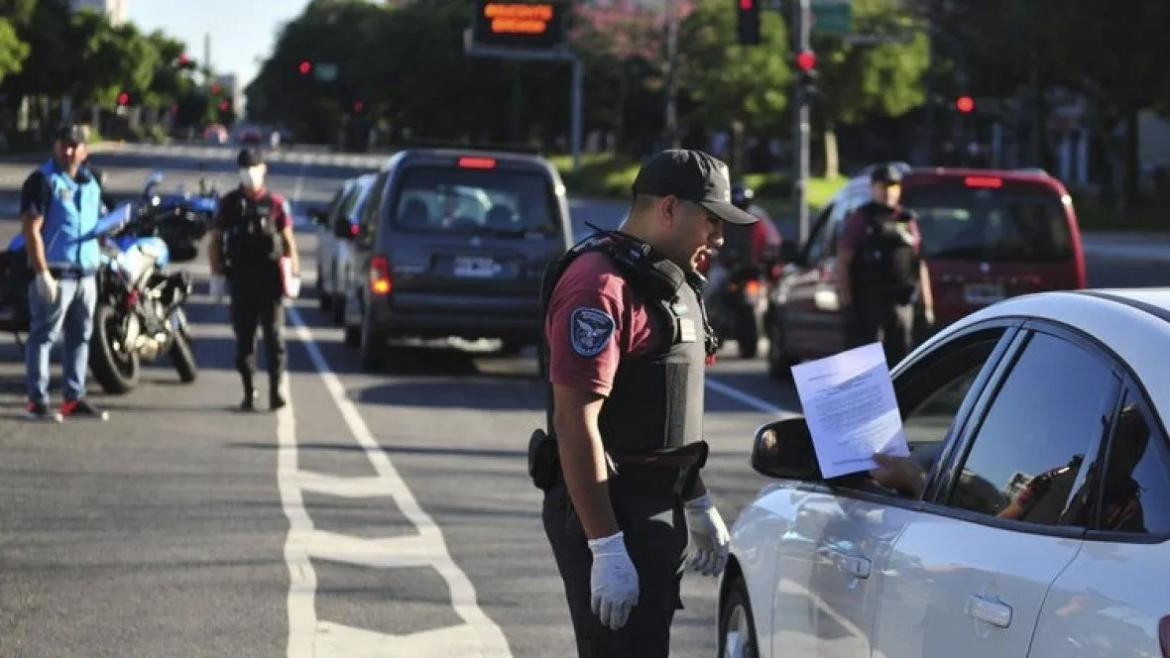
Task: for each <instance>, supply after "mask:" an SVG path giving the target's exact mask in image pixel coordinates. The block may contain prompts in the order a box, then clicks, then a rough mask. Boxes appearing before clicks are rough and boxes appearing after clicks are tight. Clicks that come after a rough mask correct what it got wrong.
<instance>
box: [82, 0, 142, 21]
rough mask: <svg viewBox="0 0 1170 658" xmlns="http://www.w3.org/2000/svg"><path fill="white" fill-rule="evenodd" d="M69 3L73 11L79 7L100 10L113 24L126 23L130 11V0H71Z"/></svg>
mask: <svg viewBox="0 0 1170 658" xmlns="http://www.w3.org/2000/svg"><path fill="white" fill-rule="evenodd" d="M69 4H70V6H72V7H73V11H77V10H79V9H93V10H96V11H100V12H102V13H103V14H105V15H106V17H107V18H109V19H110V23H111V24H112V25H121V24H122V23H125V22H126V17H127V16H128V15H129V13H130V0H70V3H69Z"/></svg>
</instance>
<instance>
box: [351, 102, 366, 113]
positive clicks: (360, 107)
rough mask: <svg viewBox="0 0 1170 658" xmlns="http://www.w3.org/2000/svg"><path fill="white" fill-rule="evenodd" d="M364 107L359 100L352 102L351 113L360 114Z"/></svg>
mask: <svg viewBox="0 0 1170 658" xmlns="http://www.w3.org/2000/svg"><path fill="white" fill-rule="evenodd" d="M365 107H366V104H365V103H363V102H362V101H361V99H358V100H356V101H354V102H353V113H354V114H361V113H362V110H364V109H365Z"/></svg>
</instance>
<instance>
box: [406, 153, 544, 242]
mask: <svg viewBox="0 0 1170 658" xmlns="http://www.w3.org/2000/svg"><path fill="white" fill-rule="evenodd" d="M553 201H554V197H553V195H552V188H551V186H550V185H549V182H548V180H547V179H546V178H545V177H544V176H541V175H540V174H538V173H535V172H523V171H502V170H498V169H491V170H474V169H456V168H452V167H421V166H420V167H413V168H411V169H408V170H407V171H406V173H404V174H403V176H402V180H401V182H400V183H399V185H398V194H397V199H396V201H395V203H394V209H393V215H392V216H391V221H392V222H393V224H394V226H396V227H398V228H400V229H403V230H408V231H416V232H428V233H495V234H503V235H507V234H516V235H523V234H525V233H527V232H533V231H539V232H544V233H548V234H550V235H553V234H559V233H560V225H559V222H557V221H555V220H554V218H555V217H556V213H555V211H554V204H553Z"/></svg>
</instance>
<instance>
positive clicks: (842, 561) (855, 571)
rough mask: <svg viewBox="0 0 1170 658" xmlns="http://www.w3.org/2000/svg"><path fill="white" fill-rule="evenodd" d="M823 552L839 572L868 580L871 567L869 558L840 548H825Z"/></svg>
mask: <svg viewBox="0 0 1170 658" xmlns="http://www.w3.org/2000/svg"><path fill="white" fill-rule="evenodd" d="M824 552H825V553H828V555H829V556H830V559H832V561H833V564H835V565H837V569H838V570H839V571H842V572H844V573H847V574H849V575H850V576H853V577H854V578H869V572H870V565H871V562H870V561H869V558H867V557H862V556H860V555H858V554H856V553H854V552H852V551H849V550H842V549H840V548H831V547H826V548H825V549H824Z"/></svg>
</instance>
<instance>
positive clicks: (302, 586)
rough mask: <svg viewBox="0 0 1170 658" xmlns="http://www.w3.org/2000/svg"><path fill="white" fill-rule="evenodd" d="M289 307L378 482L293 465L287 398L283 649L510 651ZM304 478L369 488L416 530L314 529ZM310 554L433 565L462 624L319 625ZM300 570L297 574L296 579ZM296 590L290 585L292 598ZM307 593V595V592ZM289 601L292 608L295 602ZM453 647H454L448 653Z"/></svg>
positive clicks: (387, 564) (293, 652) (325, 485)
mask: <svg viewBox="0 0 1170 658" xmlns="http://www.w3.org/2000/svg"><path fill="white" fill-rule="evenodd" d="M287 312H288V316H289V320H290V322H291V324H292V326H293V329H294V330H295V332H296V336H297V339H298V340H299V341H300V342H301V344H302V345H303V346H304V348H305V350H306V351H307V352H308V353H309V359H310V360H311V361H312V362H313V366H314V368H316V370H317V373H318V374H319V375H320V377H321V380H322V382H323V383H324V384H325V388H326V389H327V390H328V391H329V394H330V396H331V397H332V398H333V402H334V404H336V405H337V408H338V410H339V411H340V412H341V416H342V418H343V419H344V421H345V424H346V426H347V427H348V428H349V432H350V434H351V435H352V436H353V437H354V439H356V440H357V442H358V443H359V444H360V445H361V446H362V448H363V449H364V450H365V453H366V457H367V458H368V459H369V460H370V463H371V464H372V465H373V467H374V471H375V472H376V473H377V480H378V481H379V482H378V484H377V485H376V486H375V485H374V484H373V483H371V481H370V480H371V479H370V478H354V480H353V482H354V484H353V485H352V488H351V487H349V486H347V485H341V484H339V483H338V482H339V478H329V477H328V476H324V475H320V474H313V473H304V472H300V471H298V470H296V452H295V451H296V436H295V417H294V415H293V411H292V409H293V407H294V405H293V404H290V405H289V406H288V407H286V408H285V409H283V410H281V412H280V417H281V418H282V419H283V420H284V425H283V426H280V425H279V424H278V428H279V427H283V428H284V432H285V433H284V434H282V435H281V441H282V443H281V446H282V456H283V457H284V459H283V461H282V462H281V466H282V467H283V466H291V467H292V469H293V470H292V471H289V470H285V469H284V468H282V469H280V470H279V471H278V476H279V478H280V479H281V492H282V493H281V497H282V501H283V500H287V501H288V504H286V508H285V510H286V515H288V517H289V523H290V529H289V538H288V544H287V545H286V547H285V557H286V561H288V563H289V571H290V573H292V574H293V580H292V583H291V584H290V588H289V654H288V655H289V656H290V658H291V657H292V656H298V657H299V656H302V655H310V654H309V653H306V652H311V651H313V650H314V647H315V648H316V649H317V655H318V656H320V655H325V654H334V653H335V654H336V655H375V654H378V655H472V656H511V655H512V654H511V651H510V649H509V648H508V641H507V639H506V638H505V637H504V633H503V631H502V630H501V629H500V627H499V626H497V625H496V624H495V623H494V622H493V621H492V620H491V619H489V618H488V616H487V615H486V614H484V612H483V610H482V609H481V608H480V607H479V605H478V603H477V596H476V592H475V587H474V586H473V585H472V584H471V580H470V579H468V577H467V575H466V574H464V573H463V571H462V570H460V569H459V567H458V566H456V564H455V561H454V560H453V559H451V555H450V553H449V552H448V551H447V544H446V542H445V541H444V539H443V534H442V531H441V530H440V529H439V526H438V525H437V524H436V523H435V521H434V520H433V519H432V518H431V517H430V515H429V514H427V513H426V512H424V511H423V509H422V507H421V506H420V505H419V503H418V500H417V499H415V497H414V494H413V493H412V492H411V491H410V488H409V487H407V485H406V483H405V482H404V481H403V480H402V478H401V476H400V475H399V474H398V471H397V470H396V469H395V468H394V465H393V464H392V463H391V462H390V458H389V457H388V456H387V455H386V453H385V452H384V451H383V450H382V448H381V446H379V445H378V441H377V439H375V438H374V436H373V434H372V433H371V432H370V429H369V427H368V426H367V425H366V423H365V421H364V420H363V419H362V417H361V414H360V413H359V412H358V410H357V407H356V406H355V405H354V404H353V402H351V401H350V400H349V398H348V397H347V396H346V393H345V387H344V386H343V385H342V383H341V380H340V379H339V378H338V377H337V375H336V374H335V373H334V372H333V370H332V369H331V368H330V367H329V364H328V362H327V361H326V360H325V356H324V355H323V354H322V353H321V350H320V348H319V347H318V346H317V343H316V341H315V340H314V339H313V335H312V332H311V331H310V330H309V328H308V326H306V325H305V323H304V321H303V320H302V319H301V316H300V313H298V312H297V310H296V308H291V307H290V308H288V309H287ZM290 399H291V396H290ZM286 435H287V436H286ZM285 441H288V442H289V444H290V445H289V450H287V451H284V450H283V448H284V447H285ZM285 452H291V453H292V454H291V457H289V456H287V455H285ZM302 484H308V485H309V488H313V489H317V490H320V489H334V490H337V489H345V490H346V493H348V494H350V495H357V494H359V493H360V491H359V490H360V489H367V490H372V491H374V492H375V493H376V495H380V496H389V497H392V498H393V499H394V502H395V504H396V505H397V506H398V509H399V510H400V511H401V512H402V514H403V516H405V517H406V518H407V520H409V521H410V522H411V523H412V524H413V525H414V526H415V527H416V528H417V530H418V534H417V535H407V536H404V537H391V538H387V539H373V540H371V539H364V538H360V537H347V536H344V535H338V534H335V533H328V532H322V531H318V530H314V529H313V527H312V522H311V520H310V519H309V518H308V515H307V514H305V512H304V506H303V503H302V502H301V492H300V489H299V485H302ZM313 485H317V486H313ZM294 490H295V493H294ZM286 491H288V497H287V499H286V497H285V492H286ZM308 556H314V557H320V558H322V559H330V560H334V561H343V562H348V563H354V564H364V565H367V566H371V567H378V568H393V567H409V566H431V567H433V568H434V569H435V570H436V571H438V572H439V575H440V576H442V578H443V580H444V581H446V583H447V587H448V589H449V590H450V593H451V603H452V606H453V607H454V609H455V613H456V614H457V615H459V617H460V619H462V620H463V624H461V625H456V626H450V627H446V628H442V629H435V630H431V631H426V632H425V633H412V634H407V635H388V634H382V633H374V632H370V631H359V630H358V629H349V628H348V627H344V626H341V625H338V624H332V625H324V624H323V623H322V622H319V621H318V620H317V619H316V616H315V611H314V610H313V607H312V596H313V592H314V591H315V585H316V578H315V574H313V573H312V567H311V565H310V564H309V563H308ZM298 569H299V570H301V572H300V574H298V571H297V570H298ZM298 575H301V576H302V577H300V578H298ZM308 583H312V585H313V587H312V588H310V587H308V586H307V585H308ZM294 590H295V591H296V592H295V593H296V598H295V600H294ZM306 593H307V596H305V594H306ZM306 600H307V601H308V603H309V605H308V606H307V607H308V610H307V611H306V610H305V609H304V608H305V606H304V603H305V601H306ZM294 606H296V607H295V608H294ZM294 623H297V624H301V626H295V627H294V626H293V624H294ZM305 624H307V626H305ZM307 635H308V636H311V637H312V638H313V639H312V640H311V642H310V643H308V644H305V643H304V642H306V640H307V639H309V638H307V637H306V636H307ZM326 636H327V637H326ZM294 640H295V642H296V643H297V644H296V646H294ZM453 647H454V648H457V649H456V650H455V651H453ZM416 650H418V651H416Z"/></svg>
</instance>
